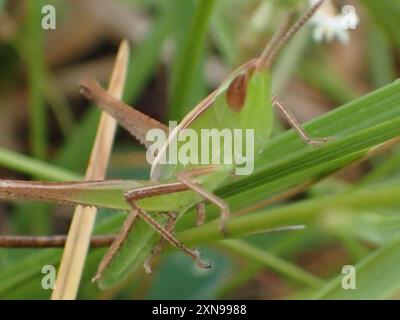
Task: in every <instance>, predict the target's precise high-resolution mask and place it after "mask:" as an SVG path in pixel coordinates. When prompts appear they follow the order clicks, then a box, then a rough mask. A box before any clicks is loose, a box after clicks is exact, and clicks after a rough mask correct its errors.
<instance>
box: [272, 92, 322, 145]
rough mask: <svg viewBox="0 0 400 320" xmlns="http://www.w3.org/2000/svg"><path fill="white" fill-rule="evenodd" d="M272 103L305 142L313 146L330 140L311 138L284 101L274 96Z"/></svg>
mask: <svg viewBox="0 0 400 320" xmlns="http://www.w3.org/2000/svg"><path fill="white" fill-rule="evenodd" d="M272 105H273V106H274V107H276V108H277V109H278V110H279V111H280V112H281V113H282V115H283V116H284V117H285V118H286V119H287V121H288V122H289V123H290V125H291V126H292V127H293V129H294V130H295V131H296V132H297V134H298V135H299V137H300V138H301V139H302V140H303V141H304V142H305V143H307V144H309V145H313V146H320V145H322V144H324V143H325V142H326V141H328V138H311V137H310V136H309V134H308V133H307V132H306V131H305V130H304V129H303V127H302V126H301V124H300V123H299V122H298V121H297V119H296V118H295V117H294V116H293V114H292V113H291V112H290V111H289V109H287V108H286V107H285V105H284V104H283V102H282V101H281V100H279V99H278V97H276V96H272Z"/></svg>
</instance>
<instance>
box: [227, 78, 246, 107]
mask: <svg viewBox="0 0 400 320" xmlns="http://www.w3.org/2000/svg"><path fill="white" fill-rule="evenodd" d="M247 82H248V74H247V72H246V73H244V74H240V75H238V76H237V77H236V78H235V79H234V80H233V81H232V83H231V84H230V86H229V88H228V91H227V93H226V103H227V104H228V106H229V107H230V108H231V109H232V110H234V111H240V110H241V109H242V108H243V106H244V103H245V101H246V95H247Z"/></svg>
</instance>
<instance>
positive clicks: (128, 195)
mask: <svg viewBox="0 0 400 320" xmlns="http://www.w3.org/2000/svg"><path fill="white" fill-rule="evenodd" d="M322 3H323V0H322V1H319V2H318V3H317V4H315V5H314V6H313V7H312V8H310V10H309V11H308V12H306V13H305V14H304V15H303V16H302V17H301V18H300V19H299V20H298V21H297V22H296V23H295V24H294V25H293V26H292V27H290V28H287V23H285V24H284V26H282V28H281V29H280V31H279V32H278V33H277V34H276V35H275V36H274V38H273V39H272V40H271V42H270V43H269V45H268V46H267V47H266V48H265V49H264V51H263V52H262V54H261V55H260V57H259V58H256V59H253V60H250V61H248V62H247V63H245V64H243V65H242V66H240V67H239V68H238V69H236V70H235V71H234V72H232V73H231V74H230V75H229V76H228V77H227V79H226V80H225V81H223V83H222V84H221V85H220V86H219V88H217V89H216V90H215V91H214V92H212V93H211V94H210V95H209V96H208V97H206V98H205V99H204V100H203V101H201V102H200V103H199V104H198V105H197V106H196V107H195V108H194V109H193V110H192V111H191V112H190V113H189V114H188V115H187V116H186V117H184V119H183V120H182V121H181V122H180V123H179V125H178V126H177V127H175V128H174V129H173V130H172V131H171V132H168V128H167V126H165V125H164V124H162V123H160V122H158V121H157V120H155V119H152V118H150V117H148V116H147V115H145V114H143V113H141V112H139V111H137V110H136V109H134V108H131V107H130V106H128V105H126V104H125V103H123V102H122V101H119V100H117V99H115V98H113V97H112V96H111V95H109V94H108V93H107V92H106V91H105V90H104V89H103V88H102V87H101V86H100V85H99V84H98V83H97V82H96V81H94V80H92V79H89V78H88V79H85V80H83V81H82V82H81V93H82V94H83V95H84V96H85V97H86V98H88V99H89V100H91V101H93V102H94V103H95V104H96V105H97V106H99V107H100V108H101V109H102V110H103V111H106V112H107V113H109V114H110V115H111V116H112V117H114V118H115V119H116V120H117V121H118V122H119V124H120V125H122V126H123V127H124V128H125V129H126V130H128V131H129V132H130V133H131V134H132V135H133V136H134V137H135V138H136V139H138V140H139V141H140V142H141V143H142V144H143V145H144V146H145V147H147V148H150V146H151V144H150V142H149V140H148V139H147V134H148V132H150V130H154V129H157V130H159V131H161V132H164V133H165V134H166V135H168V138H167V141H166V143H165V144H164V145H163V146H162V147H161V148H160V149H159V150H158V151H157V154H156V155H155V158H154V161H153V162H152V166H151V174H150V178H151V179H150V180H149V181H86V182H66V183H46V182H24V181H8V180H3V181H0V198H5V199H16V200H41V201H53V202H63V203H73V204H81V205H93V206H98V207H102V206H103V207H107V201H108V200H110V199H115V198H117V199H120V200H121V198H122V197H123V199H124V201H125V203H126V204H128V205H129V207H130V209H131V210H130V213H129V214H128V216H127V218H126V220H125V222H124V224H123V227H122V228H121V230H120V232H119V234H118V235H117V237H116V238H115V240H114V242H113V243H112V245H111V246H110V248H109V250H108V252H107V253H106V255H105V256H104V258H103V260H102V261H101V263H100V265H99V267H98V271H97V274H96V275H95V277H94V280H100V285H102V286H108V285H110V284H112V283H114V282H115V281H117V280H118V278H120V276H121V275H122V274H124V273H126V272H127V270H131V269H132V268H133V267H135V266H137V265H138V264H139V263H144V267H145V269H146V271H148V272H151V262H152V259H153V258H154V257H155V256H157V255H158V254H159V253H160V252H161V251H162V249H163V248H164V247H165V246H166V245H167V244H172V245H173V246H175V247H176V248H178V249H180V250H182V251H183V252H184V253H185V254H187V255H188V256H190V257H191V258H192V259H193V260H194V261H195V262H196V264H197V265H198V266H199V267H200V268H210V265H209V264H208V263H205V262H203V261H201V260H200V254H199V252H197V251H196V250H193V249H190V248H187V247H186V246H185V245H184V244H182V243H181V242H180V241H179V240H178V239H177V238H176V237H175V236H174V233H173V232H174V227H175V224H176V222H177V221H178V220H179V218H180V217H182V215H184V214H185V212H187V210H188V209H190V208H192V207H196V212H197V223H198V225H200V224H202V223H203V222H204V220H205V206H204V204H205V201H207V202H209V203H211V204H213V205H215V206H216V207H218V208H219V211H220V225H219V227H220V230H221V232H222V233H224V234H228V233H229V229H228V228H227V221H228V219H229V215H230V210H229V207H228V205H227V204H226V203H225V202H224V201H223V200H222V199H220V198H218V197H217V196H216V195H214V194H213V191H214V190H215V189H216V188H217V187H218V186H220V185H221V184H222V183H224V182H225V181H226V179H228V178H229V177H230V176H231V175H232V174H233V173H234V170H235V167H236V164H235V163H230V164H225V163H222V164H217V165H215V164H206V165H205V164H192V163H185V164H182V163H168V162H167V163H164V162H162V161H161V159H162V157H163V156H164V155H165V154H167V153H168V152H169V151H170V148H171V146H172V145H173V143H177V139H178V138H177V137H178V134H179V133H180V132H182V131H183V130H185V129H192V130H194V131H195V132H196V133H198V134H199V135H200V131H201V130H202V129H204V128H210V129H219V130H226V129H228V130H230V131H233V130H235V129H241V130H247V129H251V130H253V132H254V146H253V147H254V154H255V155H257V154H259V153H261V152H262V151H264V149H265V148H266V144H267V141H268V139H269V137H270V135H271V131H272V125H273V110H272V109H273V107H276V108H277V109H278V110H279V111H280V112H281V113H282V114H283V115H284V116H285V117H286V118H287V119H288V122H289V123H290V124H291V125H292V127H293V128H294V129H295V131H296V132H297V133H298V135H299V136H300V138H301V139H302V140H303V141H304V142H305V143H307V144H310V145H314V146H315V145H320V144H322V143H324V142H325V141H326V139H325V138H320V139H313V138H311V137H310V136H309V135H308V134H307V133H306V132H305V131H304V130H303V129H302V127H301V125H300V124H299V122H298V121H297V120H296V119H295V118H294V117H293V116H292V115H291V113H290V112H289V111H288V110H287V109H286V107H285V106H284V105H283V103H282V102H281V101H280V100H279V98H278V97H276V96H274V95H272V94H271V81H272V79H271V72H270V69H271V66H272V63H273V61H274V58H275V57H276V55H277V54H278V52H279V51H280V50H281V48H282V47H283V46H284V44H286V43H287V42H288V41H289V40H290V39H291V38H292V37H293V36H294V35H295V34H296V32H297V31H298V30H299V29H300V28H301V27H302V26H303V25H304V24H305V23H306V22H307V21H308V20H309V19H310V18H311V17H312V16H313V14H314V13H315V12H316V11H317V10H318V8H319V7H320V6H321V5H322ZM287 29H289V30H287ZM202 143H203V141H201V142H200V144H202ZM177 145H178V148H179V147H180V146H181V145H180V144H179V143H177ZM224 148H225V145H224V146H223V147H222V148H220V149H218V148H217V149H218V150H207V151H213V152H214V153H213V155H214V154H215V153H217V154H222V153H223V152H224ZM231 150H234V148H233V149H231ZM203 152H204V151H203ZM234 152H235V151H234ZM235 156H238V155H237V154H235ZM240 156H241V155H240ZM210 157H211V156H210V155H207V156H206V158H208V160H212V159H210ZM210 163H212V161H210ZM114 208H115V207H114ZM120 209H127V206H125V205H122V206H121V208H120ZM157 234H158V236H157ZM132 243H142V244H143V245H142V247H140V248H139V249H137V248H136V249H135V250H136V251H137V252H132V251H131V248H132V246H131V245H132ZM133 257H134V258H133Z"/></svg>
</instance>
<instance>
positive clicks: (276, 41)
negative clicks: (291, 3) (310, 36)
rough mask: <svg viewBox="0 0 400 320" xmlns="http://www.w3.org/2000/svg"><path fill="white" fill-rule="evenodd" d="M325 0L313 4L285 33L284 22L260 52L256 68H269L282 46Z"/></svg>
mask: <svg viewBox="0 0 400 320" xmlns="http://www.w3.org/2000/svg"><path fill="white" fill-rule="evenodd" d="M324 1H325V0H320V1H319V2H317V3H316V4H315V5H313V6H312V7H311V8H310V9H309V10H308V11H307V12H306V13H305V14H304V15H303V16H302V17H301V18H300V19H299V20H297V22H296V23H295V24H294V25H293V26H292V27H291V28H290V29H289V31H287V32H286V33H285V29H286V23H288V22H285V24H284V27H283V28H281V29H280V31H279V32H278V33H277V35H276V36H275V37H274V38H273V40H272V41H271V43H270V44H269V45H268V46H267V48H266V49H265V50H264V52H263V53H262V54H261V56H260V58H259V60H258V63H257V69H259V70H260V69H262V68H267V69H268V68H270V67H271V65H272V62H273V61H274V59H275V57H276V55H277V54H278V53H279V51H280V50H281V49H282V47H283V46H284V45H285V44H286V43H287V42H288V41H289V40H290V39H291V38H292V37H293V36H294V35H295V34H296V33H297V32H298V31H299V30H300V29H301V28H302V27H303V26H304V25H305V24H306V23H307V22H308V21H309V20H310V19H311V17H312V16H313V15H314V14H315V12H316V11H317V10H318V9H319V8H320V7H321V5H322V4H323V3H324Z"/></svg>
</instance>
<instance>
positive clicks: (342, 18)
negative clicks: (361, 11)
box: [309, 0, 359, 43]
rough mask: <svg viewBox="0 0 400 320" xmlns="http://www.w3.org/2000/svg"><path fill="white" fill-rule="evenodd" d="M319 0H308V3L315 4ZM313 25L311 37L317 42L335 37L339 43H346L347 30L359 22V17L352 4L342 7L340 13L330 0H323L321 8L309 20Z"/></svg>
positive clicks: (347, 37)
mask: <svg viewBox="0 0 400 320" xmlns="http://www.w3.org/2000/svg"><path fill="white" fill-rule="evenodd" d="M318 1H319V0H309V2H310V5H311V6H312V5H315V4H316V3H317V2H318ZM310 23H311V24H312V25H313V27H314V32H313V37H314V40H315V41H317V42H321V41H324V40H326V41H328V42H329V41H333V40H334V39H337V40H338V41H340V42H341V43H348V42H349V40H350V36H349V33H348V30H350V29H353V30H354V29H355V28H356V27H357V26H358V23H359V17H358V15H357V12H356V10H355V8H354V7H353V6H350V5H347V6H344V7H343V8H342V12H341V14H337V11H336V9H335V7H334V6H333V4H332V2H331V1H330V0H328V1H325V2H324V4H323V5H322V6H321V8H320V9H319V10H318V11H317V12H316V13H315V15H314V17H313V18H312V19H311V20H310Z"/></svg>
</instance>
